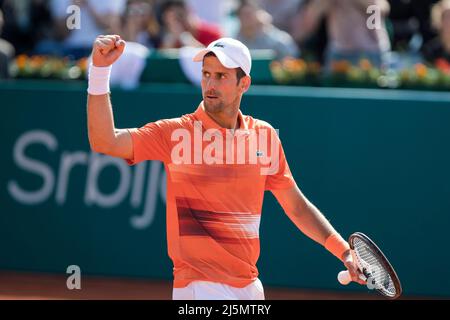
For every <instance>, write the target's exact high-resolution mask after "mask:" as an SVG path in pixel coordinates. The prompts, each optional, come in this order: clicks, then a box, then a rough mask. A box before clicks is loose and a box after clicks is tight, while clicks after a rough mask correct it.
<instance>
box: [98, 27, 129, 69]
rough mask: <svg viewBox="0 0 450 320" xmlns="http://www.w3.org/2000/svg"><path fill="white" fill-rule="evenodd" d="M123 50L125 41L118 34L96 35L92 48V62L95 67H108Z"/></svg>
mask: <svg viewBox="0 0 450 320" xmlns="http://www.w3.org/2000/svg"><path fill="white" fill-rule="evenodd" d="M124 50H125V41H124V40H122V38H121V37H120V36H118V35H109V36H98V37H97V39H95V42H94V48H93V50H92V64H93V65H94V66H96V67H109V66H110V65H112V64H113V63H114V62H116V61H117V60H118V59H119V58H120V56H121V55H122V53H123V51H124Z"/></svg>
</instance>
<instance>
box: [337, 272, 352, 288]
mask: <svg viewBox="0 0 450 320" xmlns="http://www.w3.org/2000/svg"><path fill="white" fill-rule="evenodd" d="M337 278H338V281H339V283H340V284H342V285H344V286H346V285H348V284H349V283H350V282H351V281H352V277H351V276H350V272H348V270H345V271H341V272H339V273H338V276H337Z"/></svg>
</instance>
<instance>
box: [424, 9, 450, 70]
mask: <svg viewBox="0 0 450 320" xmlns="http://www.w3.org/2000/svg"><path fill="white" fill-rule="evenodd" d="M431 14H432V22H433V27H434V28H435V29H436V30H437V31H438V33H439V34H438V36H437V37H436V38H435V39H434V40H433V41H431V42H430V43H429V44H428V45H427V46H426V47H425V48H424V56H425V59H426V60H427V61H428V62H430V63H433V64H436V65H439V64H446V65H447V66H448V67H449V68H450V65H449V64H450V0H441V1H440V2H438V3H437V4H435V5H434V6H433V9H432V13H431Z"/></svg>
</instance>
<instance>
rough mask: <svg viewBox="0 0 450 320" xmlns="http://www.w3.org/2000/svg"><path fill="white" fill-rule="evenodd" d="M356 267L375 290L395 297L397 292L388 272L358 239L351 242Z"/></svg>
mask: <svg viewBox="0 0 450 320" xmlns="http://www.w3.org/2000/svg"><path fill="white" fill-rule="evenodd" d="M353 246H354V252H355V254H356V259H357V260H358V261H357V262H358V265H359V266H361V269H362V271H363V273H364V274H365V276H366V277H368V278H369V279H368V280H369V281H372V284H373V286H374V288H375V289H378V290H381V291H383V292H384V293H385V294H386V295H388V296H395V295H396V293H397V290H396V288H395V285H394V282H393V281H392V278H391V276H390V275H389V272H388V271H387V270H386V268H385V267H384V266H383V264H382V263H381V262H380V260H379V259H378V258H377V255H376V254H375V253H374V252H373V251H372V250H371V248H370V247H368V246H367V245H366V243H365V242H364V241H362V240H360V239H358V238H355V239H354V242H353Z"/></svg>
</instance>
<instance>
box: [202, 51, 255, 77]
mask: <svg viewBox="0 0 450 320" xmlns="http://www.w3.org/2000/svg"><path fill="white" fill-rule="evenodd" d="M206 57H216V58H217V56H216V54H215V53H214V52H211V51H210V52H208V53H207V54H205V56H204V57H203V59H205V58H206ZM235 70H236V78H237V84H239V82H241V79H242V78H243V77H245V76H246V74H245V71H244V70H242V68H236V69H235Z"/></svg>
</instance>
